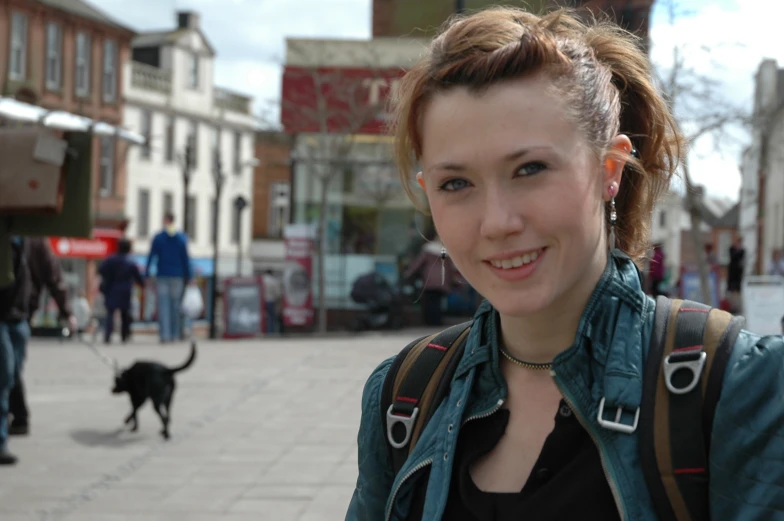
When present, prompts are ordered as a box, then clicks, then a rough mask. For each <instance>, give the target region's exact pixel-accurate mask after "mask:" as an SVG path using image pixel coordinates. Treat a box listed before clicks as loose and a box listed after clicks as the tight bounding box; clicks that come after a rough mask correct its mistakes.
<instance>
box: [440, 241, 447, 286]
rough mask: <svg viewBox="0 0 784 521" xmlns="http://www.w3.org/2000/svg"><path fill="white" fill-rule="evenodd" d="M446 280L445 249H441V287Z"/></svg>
mask: <svg viewBox="0 0 784 521" xmlns="http://www.w3.org/2000/svg"><path fill="white" fill-rule="evenodd" d="M445 279H446V248H444V247H443V246H442V247H441V285H442V286H443V285H444V281H445Z"/></svg>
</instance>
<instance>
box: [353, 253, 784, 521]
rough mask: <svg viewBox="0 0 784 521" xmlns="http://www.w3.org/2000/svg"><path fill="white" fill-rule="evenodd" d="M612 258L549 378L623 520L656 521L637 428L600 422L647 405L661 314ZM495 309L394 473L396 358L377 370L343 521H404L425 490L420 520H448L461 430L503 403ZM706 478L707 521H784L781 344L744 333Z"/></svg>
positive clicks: (628, 266) (481, 313)
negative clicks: (645, 384)
mask: <svg viewBox="0 0 784 521" xmlns="http://www.w3.org/2000/svg"><path fill="white" fill-rule="evenodd" d="M610 259H611V260H610V261H609V262H608V264H607V268H606V269H605V272H604V274H603V275H602V277H601V279H600V280H599V283H598V284H597V286H596V288H595V290H594V292H593V294H592V296H591V299H590V301H589V302H588V305H587V306H586V308H585V311H584V313H583V316H582V318H581V320H580V324H579V326H578V329H577V335H576V337H575V341H574V344H573V345H572V346H571V347H570V348H569V349H567V350H566V351H564V352H562V353H561V354H559V355H558V356H557V357H556V358H555V360H554V361H553V374H554V378H555V381H556V383H557V385H558V387H559V389H560V390H561V393H562V394H563V396H564V398H565V399H566V400H567V402H569V404H570V405H571V406H572V409H573V410H574V411H575V413H576V414H577V417H578V418H579V419H580V421H581V423H582V424H583V426H584V427H585V428H586V429H587V431H588V433H589V434H590V436H591V437H592V438H593V440H594V442H595V443H596V445H597V447H598V449H599V452H600V454H601V459H602V464H603V467H604V471H605V474H606V476H607V480H608V482H609V484H610V488H611V489H612V492H613V495H614V496H615V500H616V504H617V505H618V510H619V511H620V513H621V517H622V519H624V520H626V521H653V520H656V519H657V516H656V514H655V511H654V508H653V504H652V500H651V497H650V494H649V493H648V490H647V486H646V483H645V479H644V477H643V473H642V470H641V465H640V448H639V440H638V432H634V433H632V434H624V433H620V432H617V431H612V430H608V429H606V428H604V427H602V426H600V425H599V423H598V422H597V415H598V410H599V403H600V401H601V400H602V399H604V401H605V410H607V411H615V410H616V409H617V408H618V407H622V408H623V409H624V410H625V411H628V414H624V416H623V418H622V420H621V421H622V422H624V423H631V422H632V420H633V412H634V411H636V410H637V409H638V408H639V407H640V403H641V400H642V378H643V372H644V367H645V363H644V361H645V357H646V354H647V351H648V343H649V339H650V335H651V331H652V328H653V319H654V309H655V302H654V301H653V300H652V299H651V298H649V297H648V296H646V295H645V294H644V293H643V291H642V288H641V284H640V279H639V275H638V271H637V269H636V267H635V266H634V264H633V263H632V262H631V261H630V260H628V259H626V258H623V257H620V256H615V255H613V256H611V257H610ZM495 313H496V312H495V310H494V309H493V308H492V307H491V306H490V305H489V304H487V303H484V304H483V305H482V306H481V307H480V308H479V310H478V311H477V313H476V316H475V322H474V327H472V329H471V332H470V333H469V336H468V339H467V343H466V348H465V352H464V354H463V358H462V359H461V361H460V363H459V365H458V368H457V371H456V372H455V375H454V379H453V381H452V386H451V389H450V391H449V394H448V395H447V397H446V398H445V399H444V401H443V402H442V403H441V405H440V406H439V407H438V409H437V410H436V412H435V414H434V415H433V417H432V419H431V421H430V423H428V425H427V427H426V428H425V430H424V431H423V432H422V435H421V437H420V439H419V441H418V442H417V444H416V446H415V447H414V450H413V452H412V453H411V454H410V456H409V458H408V460H407V461H406V463H405V464H404V466H403V468H402V469H401V471H400V472H399V473H398V474H397V475H393V472H392V469H391V466H390V462H389V457H388V452H387V448H386V442H385V432H384V431H383V423H382V418H381V412H380V403H379V400H380V395H381V388H382V384H383V382H384V377H385V376H386V374H387V371H388V370H389V367H390V365H391V363H392V359H389V360H386V361H385V362H383V363H382V364H381V365H380V366H379V367H378V368H377V369H376V370H375V371H373V373H372V374H371V376H370V378H369V379H368V381H367V383H366V384H365V388H364V392H363V395H362V420H361V424H360V428H359V436H358V440H357V441H358V450H359V458H358V463H359V477H358V479H357V484H356V489H355V490H354V495H353V497H352V499H351V504H350V505H349V509H348V513H347V515H346V520H347V521H386V520H390V521H403V520H405V519H406V517H407V516H408V513H409V509H410V507H411V502H412V498H413V495H414V491H415V490H417V488H418V487H426V490H427V493H426V499H425V505H424V516H423V519H426V520H428V521H438V520H440V519H441V517H442V515H443V512H444V507H445V505H446V501H447V497H448V495H449V483H450V479H451V475H452V461H453V460H454V456H455V447H456V444H457V438H458V436H459V435H460V427H461V426H462V425H464V424H465V423H467V422H469V421H471V420H473V419H476V418H479V417H482V416H485V415H489V414H492V413H494V412H495V411H497V410H498V409H499V408H500V407H501V406H502V405H503V403H504V400H505V399H506V396H507V387H506V382H505V380H504V378H503V376H502V374H501V371H500V369H499V360H498V331H497V329H496V326H495V323H496V321H495V320H494V315H495ZM589 346H590V348H589ZM401 348H402V346H401ZM606 417H614V415H613V414H608V415H607V416H606ZM428 466H429V467H430V473H429V479H428V481H427V483H423V480H424V479H425V476H426V475H427V473H426V472H422V470H424V469H425V468H426V467H428ZM709 476H710V477H709V480H710V510H711V520H712V521H724V520H726V521H730V520H731V521H745V520H772V519H784V338H782V337H781V336H770V337H765V338H760V337H759V336H756V335H754V334H752V333H749V332H748V331H741V333H740V335H739V336H738V339H737V341H736V344H735V347H734V350H733V353H732V356H731V358H730V360H729V363H728V365H727V369H726V376H725V380H724V386H723V390H722V394H721V398H720V399H719V402H718V404H717V407H716V415H715V420H714V426H713V435H712V441H711V453H710V467H709ZM586 508H588V506H587V505H586Z"/></svg>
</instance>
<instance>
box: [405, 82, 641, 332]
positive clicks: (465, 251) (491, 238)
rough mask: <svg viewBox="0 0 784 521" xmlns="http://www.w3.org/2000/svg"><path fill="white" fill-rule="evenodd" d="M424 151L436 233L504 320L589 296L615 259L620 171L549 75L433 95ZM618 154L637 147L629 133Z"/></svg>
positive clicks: (620, 142)
mask: <svg viewBox="0 0 784 521" xmlns="http://www.w3.org/2000/svg"><path fill="white" fill-rule="evenodd" d="M627 144H628V146H627ZM422 146H423V153H422V167H423V171H422V173H421V174H420V175H419V179H420V184H422V185H423V186H424V188H425V191H426V193H427V197H428V200H429V203H430V209H431V212H432V215H433V220H434V222H435V225H436V228H437V230H438V234H439V236H440V238H441V240H442V242H443V243H444V246H445V247H446V249H447V251H448V252H449V255H450V257H451V258H452V260H453V261H454V263H455V265H456V266H457V268H458V269H459V270H460V272H461V274H462V275H463V276H464V277H465V278H466V279H467V280H468V281H469V282H470V283H471V285H472V286H473V287H474V288H475V289H476V290H477V291H479V293H481V294H482V295H483V296H484V297H485V298H487V299H488V300H489V301H490V302H491V303H492V304H493V305H494V306H495V307H496V309H498V311H499V312H501V313H502V314H506V315H511V316H525V315H529V314H532V313H538V312H540V311H544V310H547V309H550V308H551V307H552V306H554V305H559V304H566V303H568V302H569V301H570V300H571V299H572V298H577V299H580V298H583V297H584V298H587V296H588V295H589V294H590V292H591V291H592V290H593V287H594V286H595V284H596V281H597V280H598V278H599V276H600V275H601V272H602V271H603V269H604V266H605V264H606V261H607V253H606V251H607V244H606V239H605V228H604V225H603V220H604V204H603V203H604V201H607V200H609V186H610V184H611V183H613V182H615V183H619V182H620V172H621V171H622V168H623V165H622V164H621V165H620V166H618V165H616V162H613V161H610V162H608V163H607V166H604V165H603V164H602V162H601V161H600V160H599V159H598V158H597V156H596V154H595V153H593V152H592V151H591V149H590V147H589V144H588V142H587V140H586V139H585V137H584V136H583V134H582V132H581V130H580V129H579V128H578V126H577V125H576V124H575V123H574V122H573V121H572V120H571V119H569V118H568V117H567V112H566V110H565V104H564V102H563V101H562V99H561V98H560V97H559V96H558V95H557V94H555V93H554V92H553V90H552V89H551V82H550V81H549V80H548V78H547V77H545V76H544V75H537V76H533V77H530V78H524V79H520V80H515V81H510V82H506V83H503V84H499V85H495V86H493V87H491V88H490V89H488V90H487V91H485V92H483V93H482V94H480V95H476V94H472V93H469V92H468V91H467V90H466V89H463V88H456V89H453V90H450V91H447V92H445V93H442V94H438V95H436V96H435V97H434V98H433V99H432V100H431V101H430V103H429V104H428V107H427V109H426V112H425V114H424V118H423V122H422ZM614 146H618V147H621V148H624V149H626V150H630V149H631V144H630V143H628V139H627V138H625V137H624V136H620V137H618V138H616V139H615V141H614ZM616 186H617V185H616Z"/></svg>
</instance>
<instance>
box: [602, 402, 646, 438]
mask: <svg viewBox="0 0 784 521" xmlns="http://www.w3.org/2000/svg"><path fill="white" fill-rule="evenodd" d="M622 414H623V407H618V409H617V410H616V411H615V421H612V420H605V419H604V398H602V400H601V401H600V402H599V416H598V418H597V419H598V421H599V425H601V426H602V427H604V428H605V429H609V430H611V431H618V432H622V433H624V434H631V433H633V432H634V431H636V430H637V423H638V422H639V421H640V408H639V407H637V410H636V411H635V412H634V423H633V424H631V425H627V424H625V423H621V415H622Z"/></svg>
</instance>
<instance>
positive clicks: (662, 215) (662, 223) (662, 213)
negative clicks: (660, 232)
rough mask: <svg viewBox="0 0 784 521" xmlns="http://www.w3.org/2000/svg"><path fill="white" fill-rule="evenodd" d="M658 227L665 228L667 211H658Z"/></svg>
mask: <svg viewBox="0 0 784 521" xmlns="http://www.w3.org/2000/svg"><path fill="white" fill-rule="evenodd" d="M659 227H661V228H666V227H667V212H665V211H664V210H661V211H660V212H659Z"/></svg>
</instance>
